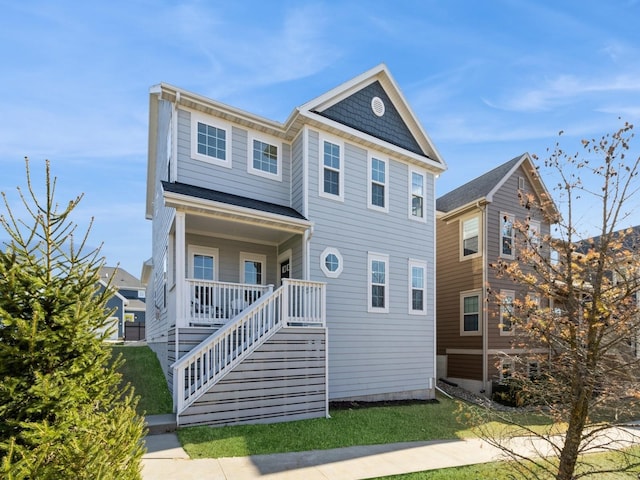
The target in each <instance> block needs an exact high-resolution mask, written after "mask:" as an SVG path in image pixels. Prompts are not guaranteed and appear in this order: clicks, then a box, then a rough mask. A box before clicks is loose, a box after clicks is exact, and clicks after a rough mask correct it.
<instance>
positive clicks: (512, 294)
mask: <svg viewBox="0 0 640 480" xmlns="http://www.w3.org/2000/svg"><path fill="white" fill-rule="evenodd" d="M504 297H510V298H511V305H512V307H511V308H513V302H514V301H515V299H516V292H515V291H514V290H508V289H500V316H499V317H498V320H499V322H500V323H499V324H498V328H499V329H500V336H501V337H509V336H512V335H513V332H514V330H515V325H514V324H513V321H511V327H510V329H509V330H504V326H503V323H502V318H503V317H504V315H505V306H504V302H503V300H502V299H503V298H504Z"/></svg>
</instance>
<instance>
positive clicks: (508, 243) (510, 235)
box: [500, 213, 515, 258]
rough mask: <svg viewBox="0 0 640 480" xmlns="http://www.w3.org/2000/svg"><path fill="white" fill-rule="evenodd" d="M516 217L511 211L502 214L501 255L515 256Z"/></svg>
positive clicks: (506, 256)
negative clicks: (514, 227)
mask: <svg viewBox="0 0 640 480" xmlns="http://www.w3.org/2000/svg"><path fill="white" fill-rule="evenodd" d="M514 222H515V217H514V216H513V215H511V214H509V213H501V214H500V256H501V257H505V258H514V245H515V244H514V230H513V224H514Z"/></svg>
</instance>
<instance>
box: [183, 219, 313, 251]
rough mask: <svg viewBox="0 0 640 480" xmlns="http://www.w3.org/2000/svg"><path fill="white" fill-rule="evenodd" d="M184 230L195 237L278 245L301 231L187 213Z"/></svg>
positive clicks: (255, 222)
mask: <svg viewBox="0 0 640 480" xmlns="http://www.w3.org/2000/svg"><path fill="white" fill-rule="evenodd" d="M185 229H186V231H187V232H188V233H192V234H197V235H207V236H215V237H221V238H232V239H235V240H242V241H247V242H253V243H262V244H268V245H279V244H280V243H282V242H284V241H285V240H287V239H288V238H290V237H291V236H292V235H295V234H300V233H302V231H292V229H290V228H287V229H282V228H277V227H276V226H275V225H273V224H271V225H269V224H266V223H261V222H260V221H259V220H257V219H254V221H252V222H250V223H249V222H247V221H246V219H244V218H241V219H239V218H236V219H234V218H221V217H215V216H208V215H197V214H192V213H187V215H186V217H185Z"/></svg>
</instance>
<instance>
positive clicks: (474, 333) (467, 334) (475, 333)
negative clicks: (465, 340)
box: [460, 288, 484, 337]
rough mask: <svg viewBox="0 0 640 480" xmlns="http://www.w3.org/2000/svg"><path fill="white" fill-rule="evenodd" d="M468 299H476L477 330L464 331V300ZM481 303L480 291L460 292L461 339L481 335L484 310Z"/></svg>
mask: <svg viewBox="0 0 640 480" xmlns="http://www.w3.org/2000/svg"><path fill="white" fill-rule="evenodd" d="M469 297H478V329H477V330H469V331H465V329H464V299H465V298H469ZM482 307H483V301H482V289H481V288H477V289H474V290H466V291H464V292H460V336H461V337H479V336H481V335H482V325H483V323H484V315H483V312H484V309H483V308H482Z"/></svg>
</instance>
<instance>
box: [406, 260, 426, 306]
mask: <svg viewBox="0 0 640 480" xmlns="http://www.w3.org/2000/svg"><path fill="white" fill-rule="evenodd" d="M426 280H427V264H426V263H425V262H421V261H418V260H409V282H410V284H409V285H410V288H409V313H413V314H421V313H425V312H426V284H427V281H426Z"/></svg>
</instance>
